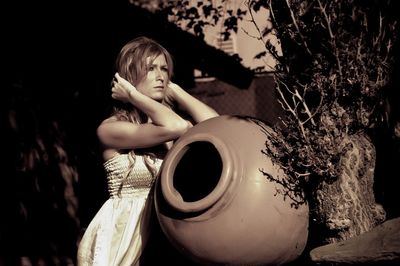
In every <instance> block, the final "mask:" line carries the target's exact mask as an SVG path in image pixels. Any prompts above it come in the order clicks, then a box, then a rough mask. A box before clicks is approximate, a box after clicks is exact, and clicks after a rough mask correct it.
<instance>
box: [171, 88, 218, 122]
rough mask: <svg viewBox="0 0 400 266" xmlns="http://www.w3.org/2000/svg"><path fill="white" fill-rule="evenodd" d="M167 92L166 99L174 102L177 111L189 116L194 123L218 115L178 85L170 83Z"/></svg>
mask: <svg viewBox="0 0 400 266" xmlns="http://www.w3.org/2000/svg"><path fill="white" fill-rule="evenodd" d="M168 90H169V91H168V94H167V97H169V98H170V99H169V100H170V101H175V102H176V103H177V104H178V107H179V109H181V110H182V111H184V112H186V113H187V114H189V115H190V116H191V117H192V118H193V120H194V122H195V123H200V122H202V121H204V120H207V119H209V118H212V117H215V116H218V113H217V112H216V111H215V110H214V109H213V108H211V107H210V106H208V105H206V104H205V103H203V102H202V101H200V100H198V99H197V98H195V97H193V96H192V95H190V94H189V93H188V92H186V91H185V90H184V89H182V88H181V87H180V86H179V85H177V84H175V83H173V82H170V83H169V84H168ZM171 98H172V100H171Z"/></svg>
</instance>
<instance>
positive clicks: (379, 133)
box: [0, 0, 400, 265]
mask: <svg viewBox="0 0 400 266" xmlns="http://www.w3.org/2000/svg"><path fill="white" fill-rule="evenodd" d="M3 5H7V7H4V8H2V11H1V13H2V16H1V17H2V18H1V20H2V32H1V36H2V38H1V39H2V41H1V43H2V44H3V45H2V48H1V51H2V60H1V61H2V65H3V67H2V75H1V76H2V77H3V78H2V82H1V84H2V90H1V93H2V95H3V96H2V97H1V101H2V103H1V108H2V111H3V112H2V125H3V126H2V128H3V134H2V140H3V145H2V146H3V147H4V149H3V159H2V163H3V164H4V166H3V167H2V169H3V171H2V174H1V178H2V179H1V186H0V187H1V191H0V193H1V198H0V202H1V219H0V220H1V222H0V265H19V264H20V262H19V261H20V258H21V257H28V258H30V260H31V261H32V262H33V264H34V265H35V264H39V262H41V261H42V262H45V265H67V264H68V263H69V262H72V263H75V254H76V248H77V243H78V241H79V237H80V236H81V234H82V232H83V229H84V228H85V227H86V226H87V225H88V223H89V222H90V220H91V219H92V217H93V216H94V214H95V213H96V212H97V210H98V209H99V208H100V206H101V204H103V202H104V201H105V200H106V199H107V191H106V183H105V181H106V180H105V178H104V173H103V168H102V165H101V161H102V160H101V158H100V153H99V147H98V143H97V138H96V135H95V130H96V127H97V125H98V124H99V122H100V121H101V120H102V119H104V117H105V116H106V115H107V114H108V112H109V105H110V86H109V85H110V81H111V78H112V76H113V74H114V68H113V64H114V60H115V57H116V55H117V53H118V52H119V49H120V48H121V47H122V45H123V44H125V43H126V42H127V41H128V40H130V39H132V38H134V37H137V36H140V35H146V36H148V37H151V38H154V39H156V40H158V41H159V42H160V43H161V44H162V45H164V46H165V47H166V48H167V49H168V50H169V51H170V52H171V53H172V55H173V56H174V58H175V65H176V69H175V77H174V80H175V81H176V82H178V83H179V84H181V85H182V86H183V87H185V88H187V89H188V90H190V88H192V87H193V86H194V85H195V84H194V78H193V69H194V68H195V67H196V68H198V69H202V70H204V71H206V72H207V73H209V74H210V75H211V76H215V77H217V78H218V79H220V80H223V81H224V82H227V83H230V84H232V85H234V86H235V87H237V88H238V89H246V88H247V87H248V85H249V83H250V82H251V79H252V74H251V72H250V71H249V70H247V69H245V68H243V67H241V65H240V64H239V63H238V62H237V61H236V60H234V59H232V58H230V57H229V56H227V55H225V54H224V53H223V52H220V51H218V50H216V49H214V48H212V47H209V46H207V45H206V44H205V43H204V42H203V41H202V40H200V39H198V38H195V37H193V36H192V35H190V34H188V33H186V32H183V31H181V30H179V29H178V28H177V27H175V26H174V25H172V24H170V23H168V22H167V21H165V20H164V19H163V18H162V17H160V16H157V15H154V14H152V13H150V12H148V11H146V10H142V9H140V8H137V7H134V6H133V5H130V4H129V3H128V2H127V1H77V0H73V1H64V2H62V1H45V2H43V1H41V2H35V1H6V2H4V3H3ZM396 45H397V46H398V44H396ZM396 49H397V57H396V58H399V55H398V51H399V49H398V47H397V48H396ZM398 61H399V60H397V62H396V67H395V71H394V73H395V75H394V76H393V82H392V84H391V85H390V86H389V87H388V88H387V89H386V91H385V94H386V95H387V106H388V108H389V110H390V111H389V113H390V119H389V121H388V123H386V124H385V123H383V124H382V126H380V127H379V128H378V129H377V130H376V131H375V132H374V134H373V136H374V142H375V144H376V146H377V152H378V159H377V170H376V175H377V176H378V178H377V182H376V192H377V193H376V194H377V200H378V201H379V202H381V203H382V204H383V205H384V207H385V209H386V210H387V214H388V218H393V217H398V216H400V211H399V207H398V202H399V201H398V195H396V194H397V193H398V189H397V186H396V184H397V183H398V182H397V180H398V178H399V174H398V168H397V166H398V165H399V163H400V160H399V153H400V151H399V149H400V148H399V146H400V145H399V139H398V138H397V139H396V138H395V137H394V136H393V126H394V125H395V123H396V121H399V107H398V102H399V101H398V100H399V92H398V86H399V85H398V84H399V81H398V78H399V75H398V74H399V73H400V71H399V62H398ZM60 149H61V152H60ZM63 167H64V168H63ZM63 169H64V170H63ZM65 169H67V170H69V171H71V174H70V175H67V177H66V175H65V174H64V175H63V171H65ZM66 188H68V189H69V190H68V189H66ZM71 189H72V190H71ZM67 192H68V193H67ZM69 208H70V210H68V209H69ZM71 208H72V211H71Z"/></svg>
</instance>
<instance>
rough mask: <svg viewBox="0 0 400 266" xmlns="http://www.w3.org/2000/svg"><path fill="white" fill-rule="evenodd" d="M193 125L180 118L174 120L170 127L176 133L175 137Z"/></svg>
mask: <svg viewBox="0 0 400 266" xmlns="http://www.w3.org/2000/svg"><path fill="white" fill-rule="evenodd" d="M192 126H193V125H192V124H191V123H190V122H189V121H187V120H183V119H182V120H180V121H177V122H175V123H174V124H173V125H172V126H171V129H172V131H173V132H174V133H175V134H176V136H177V137H180V136H182V135H183V134H185V133H186V131H188V129H189V128H191V127H192Z"/></svg>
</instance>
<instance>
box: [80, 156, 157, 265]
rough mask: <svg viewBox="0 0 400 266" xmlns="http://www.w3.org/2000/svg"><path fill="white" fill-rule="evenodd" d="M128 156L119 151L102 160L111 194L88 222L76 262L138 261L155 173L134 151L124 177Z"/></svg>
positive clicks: (126, 262) (118, 263)
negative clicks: (133, 157) (133, 161)
mask: <svg viewBox="0 0 400 266" xmlns="http://www.w3.org/2000/svg"><path fill="white" fill-rule="evenodd" d="M128 156H129V155H128V154H119V155H117V156H115V157H113V158H112V159H110V160H108V161H106V162H105V163H104V167H105V171H106V174H107V181H108V191H109V193H110V198H109V199H108V200H107V201H106V202H105V203H104V204H103V206H102V207H101V208H100V210H99V211H98V212H97V214H96V215H95V217H94V218H93V220H92V221H91V222H90V224H89V226H88V228H87V229H86V231H85V233H84V235H83V237H82V239H81V241H80V243H79V248H78V254H77V262H78V266H89V265H90V266H92V265H96V266H100V265H104V266H113V265H119V266H125V265H137V264H138V261H139V257H140V255H141V253H142V247H144V245H145V242H146V240H147V237H148V233H149V232H148V231H149V226H148V225H149V218H150V212H151V206H149V204H152V200H147V199H148V197H149V198H150V197H152V196H153V195H149V192H150V189H151V186H152V184H153V182H154V177H153V175H152V174H151V173H150V171H149V170H148V169H147V167H146V165H145V163H144V157H143V156H139V155H136V160H135V166H134V168H133V169H132V171H131V172H130V173H129V176H128V177H127V178H125V175H126V173H127V171H128V169H129V164H130V162H129V158H128ZM161 163H162V160H159V159H157V160H156V161H155V164H154V166H155V168H156V169H157V171H158V170H159V169H160V167H161ZM124 178H125V179H124ZM122 180H124V181H123V187H122V190H120V185H121V182H122ZM119 190H120V191H119ZM118 192H119V193H118ZM146 203H148V204H147V205H146Z"/></svg>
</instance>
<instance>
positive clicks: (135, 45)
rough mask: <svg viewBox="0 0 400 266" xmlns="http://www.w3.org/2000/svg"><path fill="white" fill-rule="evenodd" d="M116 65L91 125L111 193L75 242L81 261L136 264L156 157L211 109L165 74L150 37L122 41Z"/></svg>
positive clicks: (167, 59) (162, 55)
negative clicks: (98, 118) (110, 107)
mask: <svg viewBox="0 0 400 266" xmlns="http://www.w3.org/2000/svg"><path fill="white" fill-rule="evenodd" d="M116 68H117V73H116V74H115V78H114V81H113V83H112V98H113V99H115V100H117V102H118V103H119V104H118V106H116V107H115V111H114V113H113V115H112V116H111V117H109V118H107V119H105V120H104V121H103V122H102V123H101V124H100V125H99V127H98V129H97V135H98V138H99V140H100V143H101V144H102V145H103V148H104V150H103V158H104V167H105V171H106V174H107V181H108V190H109V194H110V198H109V199H108V200H107V201H106V202H105V203H104V205H103V206H102V207H101V209H100V210H99V211H98V213H97V214H96V215H95V217H94V218H93V220H92V221H91V223H90V224H89V226H88V228H87V230H86V231H85V234H84V236H83V238H82V240H81V242H80V244H79V249H78V258H77V259H78V265H81V266H83V265H107V266H111V265H135V264H138V261H139V258H140V255H141V252H142V249H143V248H144V246H145V243H146V240H147V236H148V231H149V230H148V228H149V227H150V225H149V224H148V223H149V214H150V210H151V204H152V193H149V192H150V189H151V187H152V185H153V183H154V180H155V178H156V176H157V172H158V170H159V168H160V166H161V163H162V159H163V157H164V156H165V154H166V152H167V151H168V149H169V148H170V147H171V145H172V142H173V141H174V140H176V139H177V138H179V137H180V136H181V135H182V134H183V133H185V132H186V131H187V129H188V128H190V127H191V126H192V125H193V124H194V123H199V122H201V121H204V120H206V119H209V118H212V117H215V116H217V115H218V114H217V113H216V112H215V111H214V110H213V109H212V108H210V107H208V106H207V105H205V104H204V103H202V102H201V101H199V100H197V99H196V98H194V97H192V96H191V95H190V94H188V93H187V92H186V91H184V90H183V89H182V88H181V87H180V86H178V85H176V84H174V83H172V82H171V81H170V78H171V76H172V70H173V65H172V59H171V55H170V54H169V53H168V51H167V50H166V49H165V48H163V47H162V46H161V45H160V44H158V43H157V42H155V41H154V40H151V39H149V38H147V37H139V38H136V39H134V40H132V41H130V42H128V43H127V44H126V45H125V46H124V47H123V48H122V49H121V51H120V53H119V55H118V57H117V61H116ZM171 106H176V108H177V109H178V110H179V111H180V112H181V111H183V112H184V113H185V114H187V115H188V117H189V118H190V121H189V120H186V119H184V118H183V117H182V116H180V115H178V113H177V112H175V111H174V110H173V109H172V107H171Z"/></svg>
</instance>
